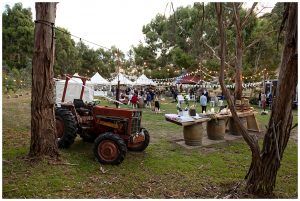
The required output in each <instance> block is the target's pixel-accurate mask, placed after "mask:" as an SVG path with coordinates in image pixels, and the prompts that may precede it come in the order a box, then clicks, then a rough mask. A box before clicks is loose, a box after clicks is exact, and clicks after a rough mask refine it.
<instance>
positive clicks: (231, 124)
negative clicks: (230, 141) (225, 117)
mask: <svg viewBox="0 0 300 201" xmlns="http://www.w3.org/2000/svg"><path fill="white" fill-rule="evenodd" d="M240 121H241V122H242V124H243V126H244V127H245V128H246V129H247V118H246V117H240ZM229 132H230V134H231V135H241V134H240V132H239V129H238V128H237V125H236V124H235V122H234V121H233V118H230V120H229Z"/></svg>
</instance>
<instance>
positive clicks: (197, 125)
mask: <svg viewBox="0 0 300 201" xmlns="http://www.w3.org/2000/svg"><path fill="white" fill-rule="evenodd" d="M166 120H167V121H169V122H172V123H175V124H177V125H180V126H183V138H184V142H185V144H186V145H189V146H200V145H202V137H203V136H204V135H206V124H207V122H208V121H209V120H210V118H201V119H197V120H194V121H191V122H180V121H177V120H173V119H169V118H167V117H166Z"/></svg>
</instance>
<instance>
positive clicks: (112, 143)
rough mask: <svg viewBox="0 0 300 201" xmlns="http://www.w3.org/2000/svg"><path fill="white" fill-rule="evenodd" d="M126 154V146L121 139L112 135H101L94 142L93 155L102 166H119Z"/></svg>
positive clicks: (108, 133)
mask: <svg viewBox="0 0 300 201" xmlns="http://www.w3.org/2000/svg"><path fill="white" fill-rule="evenodd" d="M126 153H127V146H126V144H125V142H124V140H123V139H122V138H120V137H119V136H118V135H115V134H113V133H110V132H107V133H104V134H101V135H100V136H99V137H97V138H96V140H95V146H94V154H95V156H96V158H97V160H98V161H99V162H100V163H102V164H112V165H118V164H120V163H121V162H122V161H123V160H124V158H125V156H126Z"/></svg>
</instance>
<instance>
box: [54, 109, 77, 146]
mask: <svg viewBox="0 0 300 201" xmlns="http://www.w3.org/2000/svg"><path fill="white" fill-rule="evenodd" d="M55 120H56V137H57V139H58V148H69V147H70V146H71V145H72V144H73V143H74V140H75V138H76V131H77V126H76V125H77V124H76V121H75V118H74V115H73V114H72V112H71V111H69V110H67V109H64V108H56V109H55Z"/></svg>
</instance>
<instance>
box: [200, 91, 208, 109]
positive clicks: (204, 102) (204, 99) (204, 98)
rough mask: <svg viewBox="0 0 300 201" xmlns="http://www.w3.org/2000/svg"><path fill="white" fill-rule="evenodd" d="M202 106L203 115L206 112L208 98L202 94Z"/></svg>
mask: <svg viewBox="0 0 300 201" xmlns="http://www.w3.org/2000/svg"><path fill="white" fill-rule="evenodd" d="M200 104H201V106H202V113H203V112H204V111H205V112H206V105H207V97H206V96H205V95H204V93H202V96H201V97H200Z"/></svg>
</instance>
